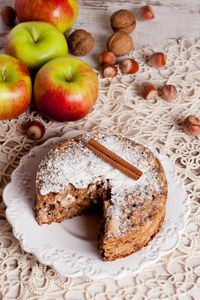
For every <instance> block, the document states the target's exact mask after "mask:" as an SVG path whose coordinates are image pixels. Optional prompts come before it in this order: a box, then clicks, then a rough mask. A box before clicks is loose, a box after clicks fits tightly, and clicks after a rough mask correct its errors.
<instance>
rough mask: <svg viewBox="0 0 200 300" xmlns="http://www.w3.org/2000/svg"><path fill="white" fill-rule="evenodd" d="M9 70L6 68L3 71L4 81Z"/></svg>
mask: <svg viewBox="0 0 200 300" xmlns="http://www.w3.org/2000/svg"><path fill="white" fill-rule="evenodd" d="M7 72H8V70H7V69H6V68H5V69H4V70H3V76H2V81H6V74H7Z"/></svg>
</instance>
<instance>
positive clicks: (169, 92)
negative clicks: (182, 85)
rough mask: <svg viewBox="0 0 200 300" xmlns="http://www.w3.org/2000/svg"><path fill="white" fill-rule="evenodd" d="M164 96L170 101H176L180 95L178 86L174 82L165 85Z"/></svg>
mask: <svg viewBox="0 0 200 300" xmlns="http://www.w3.org/2000/svg"><path fill="white" fill-rule="evenodd" d="M162 96H163V98H164V99H165V100H167V101H169V102H173V101H175V100H176V99H177V96H178V93H177V89H176V87H175V86H174V85H172V84H166V85H164V87H163V89H162Z"/></svg>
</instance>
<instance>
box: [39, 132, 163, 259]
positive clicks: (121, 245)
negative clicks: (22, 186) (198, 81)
mask: <svg viewBox="0 0 200 300" xmlns="http://www.w3.org/2000/svg"><path fill="white" fill-rule="evenodd" d="M91 138H93V139H95V140H96V141H98V142H99V143H101V145H103V146H105V147H106V148H108V149H109V150H111V151H112V152H113V153H115V154H117V155H119V156H120V157H122V158H123V159H124V160H126V161H127V162H129V163H130V164H132V165H133V166H135V167H136V168H138V169H139V170H141V171H142V176H141V177H140V178H139V179H138V180H134V179H132V178H130V177H128V176H127V175H125V174H124V173H122V172H121V171H119V170H118V169H116V168H114V167H113V166H111V165H110V164H109V163H107V162H105V161H104V160H103V159H102V158H101V157H99V156H97V155H96V154H95V153H93V152H92V151H91V150H90V149H88V148H87V146H86V145H87V143H88V141H89V140H90V139H91ZM167 193H168V186H167V180H166V176H165V173H164V170H163V167H162V165H161V163H160V161H159V159H158V158H157V157H156V156H155V155H154V154H153V153H152V152H151V151H150V149H149V148H148V147H145V146H143V145H141V144H139V143H137V142H136V141H134V140H131V139H128V138H125V137H123V136H121V135H117V134H108V133H103V132H100V131H98V132H94V133H86V134H82V135H78V136H76V137H73V138H69V139H67V140H66V141H64V142H62V143H60V144H59V145H57V146H56V147H54V148H53V149H51V150H50V151H49V153H48V154H47V155H46V156H45V158H44V159H43V160H42V162H41V163H40V165H39V167H38V170H37V174H36V209H35V212H36V220H37V222H38V224H39V225H42V224H51V223H52V222H62V221H64V220H66V219H69V218H73V217H75V216H78V215H80V214H82V213H84V212H86V211H88V210H93V209H99V210H100V211H101V213H102V218H101V224H99V251H100V252H101V253H102V256H103V260H104V261H113V260H116V259H117V258H122V257H126V256H128V255H130V254H132V253H134V252H136V251H138V250H140V249H141V248H142V247H144V246H146V245H147V244H148V243H149V241H150V240H152V239H153V238H154V237H155V235H156V234H157V233H158V231H159V230H160V228H161V226H162V224H163V221H164V218H165V212H166V201H167Z"/></svg>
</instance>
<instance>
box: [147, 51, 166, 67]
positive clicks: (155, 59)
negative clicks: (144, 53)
mask: <svg viewBox="0 0 200 300" xmlns="http://www.w3.org/2000/svg"><path fill="white" fill-rule="evenodd" d="M166 60H167V56H166V55H164V54H163V53H162V52H156V53H154V54H152V55H151V56H150V57H149V60H148V64H149V65H150V66H152V67H154V68H161V67H164V66H165V64H166Z"/></svg>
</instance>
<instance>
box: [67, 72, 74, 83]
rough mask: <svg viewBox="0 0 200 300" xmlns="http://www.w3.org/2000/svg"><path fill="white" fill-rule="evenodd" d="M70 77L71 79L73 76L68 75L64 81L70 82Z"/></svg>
mask: <svg viewBox="0 0 200 300" xmlns="http://www.w3.org/2000/svg"><path fill="white" fill-rule="evenodd" d="M72 77H73V75H72V74H70V75H69V76H68V77H67V79H66V81H67V82H70V81H71V80H72Z"/></svg>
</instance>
